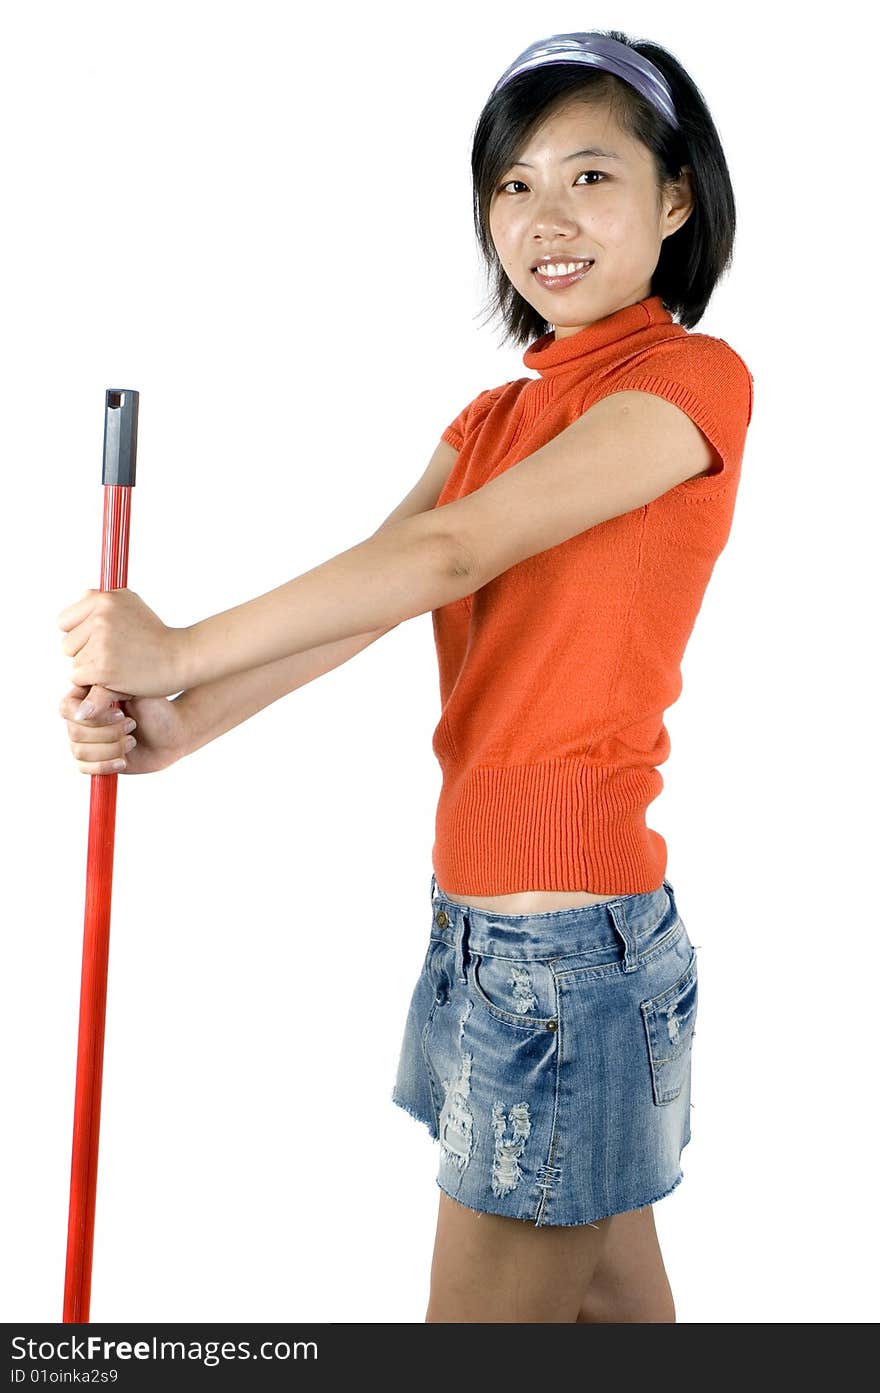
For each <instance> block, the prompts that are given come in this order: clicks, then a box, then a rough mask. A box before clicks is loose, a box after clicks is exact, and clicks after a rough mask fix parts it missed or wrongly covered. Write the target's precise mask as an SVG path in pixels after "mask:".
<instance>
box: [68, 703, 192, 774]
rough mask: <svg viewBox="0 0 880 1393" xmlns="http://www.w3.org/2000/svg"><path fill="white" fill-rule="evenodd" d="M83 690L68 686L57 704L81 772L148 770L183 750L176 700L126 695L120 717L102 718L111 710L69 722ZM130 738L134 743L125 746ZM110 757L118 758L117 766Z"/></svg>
mask: <svg viewBox="0 0 880 1393" xmlns="http://www.w3.org/2000/svg"><path fill="white" fill-rule="evenodd" d="M88 691H89V688H88V687H77V686H73V687H71V688H70V690H69V691H68V692H67V694H66V695H65V697H64V698H63V700H62V702H61V705H60V707H59V710H60V712H61V715H62V716H63V717H64V719H65V720H66V721H67V734H68V739H69V740H70V749H71V753H72V754H73V757H74V759H75V760H76V762H77V765H78V766H79V769H80V771H81V772H82V773H83V774H154V773H156V772H157V771H158V770H159V769H167V768H168V766H169V765H170V764H174V763H176V761H177V760H178V759H181V758H182V757H183V755H185V754H186V743H185V738H186V737H185V729H184V721H183V712H182V711H181V710H179V709H178V706H177V703H176V701H172V700H171V699H170V698H169V697H131V698H130V700H128V701H124V702H122V704H121V710H122V712H123V716H124V718H123V719H122V720H119V719H117V720H113V721H111V720H108V717H109V716H110V715H112V714H114V712H115V708H113V710H111V711H103V712H101V714H100V716H99V717H98V718H96V719H95V720H88V721H77V720H74V712H75V711H76V709H77V707H78V706H79V705H80V703H81V701H82V700H83V698H84V697H85V695H86V693H87V692H88ZM99 721H100V724H99V723H98V722H99ZM130 736H133V737H134V739H135V741H136V744H134V745H133V746H132V747H131V749H129V750H126V749H125V744H126V741H127V740H128V739H129V737H130ZM116 760H122V761H123V765H122V767H121V768H120V767H117V766H116V765H115V761H116Z"/></svg>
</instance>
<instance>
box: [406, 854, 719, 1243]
mask: <svg viewBox="0 0 880 1393" xmlns="http://www.w3.org/2000/svg"><path fill="white" fill-rule="evenodd" d="M696 1014H697V960H696V951H695V949H694V947H693V945H692V943H691V941H690V938H689V937H688V933H687V930H686V928H685V926H684V924H683V922H682V920H681V918H680V917H679V914H678V910H677V909H676V904H675V896H674V892H673V888H672V885H671V884H670V883H669V881H668V880H664V881H663V884H662V886H660V888H659V889H657V890H651V891H648V892H647V893H645V894H635V895H621V896H620V897H619V898H618V899H614V900H608V901H607V902H605V903H604V904H593V905H584V906H582V907H580V908H576V909H563V910H553V911H551V912H548V913H544V914H496V913H489V912H488V911H486V910H483V909H478V908H475V907H473V906H465V905H460V904H458V903H456V902H455V901H453V900H449V899H447V898H446V897H445V895H444V894H443V892H442V890H441V889H440V887H439V886H438V885H437V881H436V879H435V877H434V876H432V877H431V927H430V933H429V937H428V947H427V952H426V954H425V960H424V963H423V965H422V970H421V973H420V975H419V978H418V981H417V982H416V985H415V989H414V991H413V994H412V1000H411V1002H410V1006H409V1014H408V1017H407V1021H406V1027H405V1030H404V1035H403V1043H402V1047H401V1051H400V1062H399V1065H398V1069H397V1078H396V1082H395V1084H394V1087H393V1090H392V1094H391V1098H392V1101H393V1102H394V1103H396V1104H397V1105H398V1106H399V1107H401V1108H403V1109H404V1110H405V1111H406V1112H408V1113H410V1114H411V1115H412V1116H413V1117H415V1118H417V1119H418V1120H419V1121H420V1122H424V1123H425V1125H426V1126H427V1127H428V1129H429V1130H430V1132H431V1135H432V1136H433V1137H434V1138H435V1140H437V1141H438V1142H439V1144H440V1159H439V1170H438V1174H437V1184H438V1185H439V1186H440V1189H441V1190H443V1191H445V1193H446V1194H448V1195H450V1196H452V1198H453V1199H456V1200H458V1201H459V1203H461V1204H464V1205H466V1206H467V1207H468V1208H469V1209H473V1210H476V1211H478V1212H480V1213H484V1214H504V1215H507V1216H508V1217H510V1218H512V1219H527V1220H529V1222H530V1223H533V1224H536V1225H541V1224H561V1225H572V1224H588V1223H596V1222H597V1221H598V1220H599V1219H602V1218H605V1217H607V1216H608V1215H611V1214H619V1213H622V1212H623V1211H624V1210H628V1209H639V1208H641V1207H642V1206H643V1205H647V1204H652V1203H653V1202H654V1201H655V1200H659V1199H662V1198H663V1197H664V1196H665V1195H668V1194H669V1193H670V1191H671V1190H674V1189H675V1187H676V1186H677V1185H678V1183H679V1182H680V1181H681V1180H682V1179H683V1172H682V1170H681V1165H680V1160H681V1153H682V1150H683V1149H684V1147H685V1146H686V1145H687V1143H688V1142H689V1141H690V1136H691V1132H690V1111H691V1101H690V1095H691V1045H692V1041H693V1037H694V1023H695V1021H696Z"/></svg>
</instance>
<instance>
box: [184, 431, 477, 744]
mask: <svg viewBox="0 0 880 1393" xmlns="http://www.w3.org/2000/svg"><path fill="white" fill-rule="evenodd" d="M457 454H458V452H457V451H456V450H454V449H453V448H452V446H451V445H448V444H447V443H446V442H445V441H441V442H440V444H439V445H438V446H437V449H436V450H435V451H434V454H433V455H432V457H431V460H430V462H429V464H428V467H427V469H426V470H425V472H424V474H423V475H422V477H421V478H420V479H419V481H418V482H417V484H416V485H415V487H414V488H413V489H411V491H410V492H409V493H408V494H407V496H406V498H404V499H403V501H402V502H401V503H400V504H398V506H397V507H396V508H395V509H394V511H393V512H392V513H390V514H389V516H388V517H387V518H386V519H385V521H384V522H383V523H382V524H381V526H380V527H378V528H377V529H376V533H375V534H374V535H377V534H378V533H380V532H382V531H383V529H385V528H388V527H391V526H392V525H393V524H394V523H396V522H398V521H400V520H401V519H402V518H406V517H414V516H416V515H417V514H419V513H422V512H427V511H429V510H430V509H431V508H433V507H434V505H435V503H436V502H437V499H438V498H439V497H440V494H441V492H442V490H443V485H444V484H445V482H446V479H447V477H448V475H449V471H450V469H451V468H452V465H453V464H454V463H455V460H456V458H457ZM396 627H397V626H396V624H388V625H386V626H385V627H384V628H381V629H372V630H370V631H369V632H367V633H363V634H355V635H353V636H349V637H348V638H342V639H337V640H336V641H334V642H331V643H324V644H319V645H317V646H316V647H314V648H309V649H307V650H306V651H305V652H303V653H294V654H292V655H290V656H287V657H284V658H278V659H276V660H275V661H274V662H269V663H262V664H260V665H259V666H257V667H252V668H247V669H245V670H244V671H242V672H234V673H232V674H230V675H228V676H226V677H218V678H216V679H215V680H214V681H212V682H205V683H202V684H201V685H199V686H194V687H190V688H188V689H187V690H186V691H185V692H182V693H181V694H180V696H178V697H175V704H178V703H179V704H180V714H181V715H182V717H183V721H184V738H185V749H184V754H192V753H193V751H194V750H199V749H201V748H202V746H203V745H207V744H208V743H209V742H210V741H211V740H216V739H217V737H218V736H219V735H225V734H226V732H227V731H228V730H232V729H233V728H234V727H235V726H237V725H241V723H242V721H246V720H249V718H250V717H251V716H254V715H256V713H257V712H258V711H262V710H263V709H264V707H266V706H270V705H271V704H272V703H273V702H275V701H278V700H279V699H280V698H281V697H283V696H287V695H288V693H290V692H295V691H296V690H297V688H299V687H304V686H306V684H307V683H309V682H313V681H314V679H315V678H316V677H321V676H322V675H323V674H324V673H325V672H332V671H333V669H334V668H337V667H341V666H342V664H343V663H347V662H348V660H349V659H350V658H353V657H354V656H355V654H356V653H360V652H362V651H363V649H364V648H368V647H369V645H370V644H371V643H375V641H376V639H379V638H381V637H382V636H383V634H387V633H389V632H390V630H391V629H393V628H396Z"/></svg>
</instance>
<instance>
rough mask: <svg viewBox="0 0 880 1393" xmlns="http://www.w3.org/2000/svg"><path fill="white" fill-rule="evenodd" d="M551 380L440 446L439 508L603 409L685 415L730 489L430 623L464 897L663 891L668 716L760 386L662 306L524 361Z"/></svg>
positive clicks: (511, 388) (614, 525)
mask: <svg viewBox="0 0 880 1393" xmlns="http://www.w3.org/2000/svg"><path fill="white" fill-rule="evenodd" d="M523 364H524V365H525V367H527V368H530V369H535V370H536V371H537V373H538V376H537V377H521V378H517V379H516V380H514V381H512V382H505V383H503V384H502V385H501V386H500V387H493V388H490V389H489V390H488V391H485V392H481V393H480V394H479V396H477V397H476V398H475V399H474V400H473V401H472V402H470V403H469V404H468V405H467V406H466V407H465V408H464V410H462V411H461V412H460V413H459V415H458V416H456V418H455V420H454V421H452V422H451V423H450V425H448V426H447V428H446V429H445V430H444V431H443V436H442V438H443V439H444V440H446V441H448V442H449V444H450V445H452V446H454V448H455V449H457V450H458V451H459V455H458V459H457V460H456V462H455V464H454V465H453V467H452V471H451V473H450V475H449V478H448V480H447V482H446V485H445V487H444V489H443V492H442V493H441V495H440V497H439V499H438V500H437V504H436V506H437V507H438V508H441V507H443V505H444V504H446V503H450V502H452V501H453V500H454V499H457V498H461V497H463V496H464V495H465V494H468V493H471V492H472V491H473V490H474V489H478V488H480V487H481V486H482V485H483V484H485V483H487V482H488V481H489V480H490V479H491V478H493V477H494V476H495V475H497V474H499V473H501V472H502V470H504V469H509V468H510V467H511V466H512V465H514V464H516V463H517V462H518V461H519V460H521V459H524V458H525V457H526V456H527V455H530V454H533V453H534V451H535V450H537V449H539V448H540V447H541V446H542V445H544V444H546V443H547V441H549V440H551V439H552V438H553V437H554V436H555V435H557V434H558V433H559V432H560V431H561V430H564V429H565V427H566V426H567V425H569V424H571V422H573V421H574V420H576V419H577V417H579V416H580V415H582V414H583V412H585V411H586V410H587V409H588V408H589V407H590V406H592V405H593V404H594V403H595V402H597V401H599V400H600V399H601V398H602V397H604V396H607V395H609V394H610V393H612V392H620V391H629V390H638V391H642V392H653V393H656V394H657V395H658V396H661V397H666V398H667V400H668V401H671V402H674V403H675V404H676V405H677V406H679V407H680V408H681V409H682V410H683V411H685V412H687V414H688V416H690V418H691V419H692V420H693V421H694V422H695V423H696V425H697V426H698V427H699V428H700V430H701V431H702V432H703V434H704V435H705V436H706V438H707V439H708V440H709V442H710V443H711V445H712V446H713V447H714V449H715V451H716V452H717V455H716V459H715V470H716V472H714V473H712V474H708V475H703V476H701V477H699V478H696V479H688V480H686V481H685V482H684V483H682V484H679V485H678V486H677V487H676V488H673V489H670V490H669V491H668V492H667V493H665V494H663V495H662V496H661V497H660V498H657V499H655V500H654V501H653V502H652V503H649V504H647V505H646V506H645V507H642V508H636V509H633V510H632V511H631V512H629V513H625V514H623V515H622V516H620V517H617V518H612V519H610V520H609V521H607V522H604V523H601V524H599V525H598V526H596V527H591V528H588V529H587V530H586V531H584V532H582V533H579V534H578V535H577V536H575V537H571V538H569V539H568V541H566V542H564V543H562V544H561V545H560V546H556V547H551V548H550V549H549V550H547V551H543V552H540V553H539V554H538V555H536V556H532V557H528V558H527V559H526V560H525V561H522V562H520V563H519V564H517V565H515V566H512V567H510V569H509V570H507V571H505V572H503V573H502V574H501V575H499V576H496V577H495V579H494V580H492V581H490V582H489V583H488V584H487V585H484V586H482V587H481V588H480V589H479V590H477V591H475V592H474V593H473V594H472V595H468V596H466V597H465V598H464V599H462V600H457V601H455V602H454V603H452V604H448V605H443V606H442V607H441V608H439V609H436V610H434V611H433V613H432V618H433V624H434V639H435V644H436V649H437V660H438V666H439V679H440V700H441V706H442V714H441V717H440V721H439V723H438V725H437V727H436V729H435V731H434V736H433V742H432V743H433V749H434V753H435V755H436V757H437V759H438V761H439V763H440V767H441V770H442V775H443V778H442V788H441V792H440V797H439V802H438V806H437V814H436V823H435V841H434V847H433V867H434V874H435V876H436V878H437V881H438V883H439V885H440V886H441V888H442V889H443V890H447V891H449V892H450V893H452V894H455V895H464V896H466V895H476V896H482V895H504V894H511V893H514V892H516V891H521V890H586V891H592V892H593V893H594V894H600V895H602V894H604V895H617V894H621V895H622V894H637V893H642V892H644V891H647V890H653V889H656V888H658V887H659V886H660V885H661V884H662V881H663V878H664V876H665V874H666V863H667V848H666V842H665V840H664V838H663V837H662V836H661V835H660V833H659V832H657V831H655V830H654V829H653V828H650V827H648V826H647V822H646V811H647V808H648V805H649V804H650V803H651V802H652V800H653V799H654V798H656V797H657V795H658V794H659V793H660V791H661V790H662V788H663V778H662V775H661V774H660V772H659V770H658V769H657V765H658V764H662V763H663V761H664V760H665V759H667V757H668V755H669V750H670V742H669V735H668V732H667V730H666V726H665V725H664V722H663V716H664V712H665V711H666V709H667V708H668V707H669V706H671V705H672V703H673V702H674V701H676V700H677V698H678V696H679V695H680V692H681V661H682V658H683V656H684V651H685V646H686V644H687V641H688V638H689V636H690V634H691V630H692V629H693V626H694V622H695V620H696V617H697V613H698V611H699V609H700V605H701V603H702V599H703V594H704V592H705V589H706V585H707V583H708V580H709V577H710V575H711V574H712V570H713V567H714V565H715V561H716V559H717V557H718V555H719V553H720V552H721V551H722V549H723V547H724V545H725V543H726V541H727V538H728V535H729V532H730V527H731V522H732V518H733V510H734V502H735V498H736V492H737V486H738V483H739V475H740V466H741V462H742V456H743V450H744V446H745V438H746V430H747V427H748V424H749V422H750V420H751V415H752V394H753V378H752V374H751V372H750V371H749V369H748V367H747V366H746V364H745V363H744V362H743V360H742V358H740V357H739V355H738V354H737V353H736V352H735V351H734V350H733V349H732V348H731V347H730V345H729V344H727V343H726V342H725V341H724V340H723V339H718V338H713V337H711V336H709V335H707V334H699V333H695V332H689V331H688V330H686V329H685V328H683V327H682V326H681V325H680V324H676V323H675V322H674V321H673V319H672V317H671V315H670V314H669V313H668V311H667V310H665V309H664V307H663V303H662V299H661V297H660V296H659V295H653V296H650V297H648V298H647V299H644V300H640V301H639V302H638V303H636V304H633V305H628V306H626V307H625V308H624V309H621V310H618V311H616V312H615V313H613V314H611V315H608V316H606V317H605V318H604V319H600V320H597V321H596V322H595V323H593V324H590V325H587V326H586V327H585V328H584V329H581V330H580V331H579V332H578V333H576V334H572V335H571V336H570V337H568V338H564V339H560V340H558V341H557V340H556V338H555V337H554V335H553V333H548V334H545V335H543V336H542V337H541V338H538V339H536V340H535V341H534V343H532V344H531V346H530V347H529V348H528V349H526V351H525V353H524V354H523Z"/></svg>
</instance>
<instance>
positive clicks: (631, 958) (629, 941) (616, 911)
mask: <svg viewBox="0 0 880 1393" xmlns="http://www.w3.org/2000/svg"><path fill="white" fill-rule="evenodd" d="M626 905H627V901H626V900H616V901H614V902H613V903H612V904H610V905H609V906H608V908H609V910H610V911H611V917H612V919H613V920H614V927H615V929H616V930H617V932H618V934H619V935H620V937H621V938H622V939H623V944H624V949H625V951H624V954H623V970H624V972H635V970H636V968H637V967H638V965H639V945H638V942H637V940H636V935H635V933H634V932H633V930H632V929H631V928H630V926H629V924H628V923H627V918H626Z"/></svg>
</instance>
